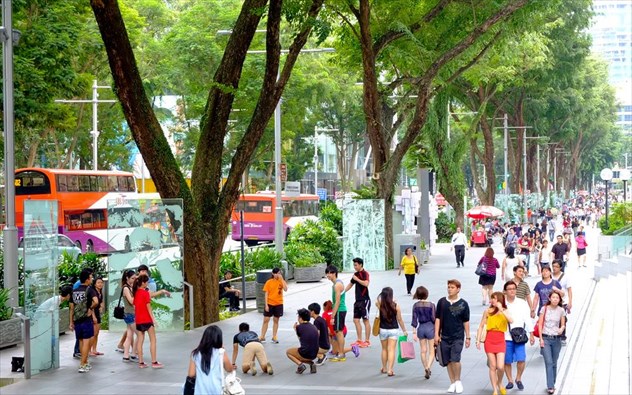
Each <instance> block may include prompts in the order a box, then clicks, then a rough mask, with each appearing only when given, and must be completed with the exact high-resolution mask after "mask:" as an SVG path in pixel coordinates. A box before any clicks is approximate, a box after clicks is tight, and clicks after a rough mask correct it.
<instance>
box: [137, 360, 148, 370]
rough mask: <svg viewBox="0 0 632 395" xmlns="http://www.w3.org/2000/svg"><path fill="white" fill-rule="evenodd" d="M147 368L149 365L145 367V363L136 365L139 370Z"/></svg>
mask: <svg viewBox="0 0 632 395" xmlns="http://www.w3.org/2000/svg"><path fill="white" fill-rule="evenodd" d="M148 367H149V365H147V364H146V363H145V362H139V363H138V368H139V369H145V368H148Z"/></svg>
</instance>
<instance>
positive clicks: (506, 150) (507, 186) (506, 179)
mask: <svg viewBox="0 0 632 395" xmlns="http://www.w3.org/2000/svg"><path fill="white" fill-rule="evenodd" d="M503 130H504V133H505V138H504V140H505V147H504V151H503V152H504V154H505V195H509V182H508V174H507V153H508V152H509V125H508V121H507V113H505V115H504V116H503Z"/></svg>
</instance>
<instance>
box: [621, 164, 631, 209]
mask: <svg viewBox="0 0 632 395" xmlns="http://www.w3.org/2000/svg"><path fill="white" fill-rule="evenodd" d="M619 179H620V180H621V181H623V203H625V202H627V201H628V195H627V193H628V180H629V179H630V170H628V169H621V170H619Z"/></svg>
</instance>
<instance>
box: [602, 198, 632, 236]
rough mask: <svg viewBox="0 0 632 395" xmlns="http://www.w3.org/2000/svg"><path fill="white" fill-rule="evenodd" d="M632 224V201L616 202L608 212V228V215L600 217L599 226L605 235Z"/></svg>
mask: <svg viewBox="0 0 632 395" xmlns="http://www.w3.org/2000/svg"><path fill="white" fill-rule="evenodd" d="M630 224H632V203H616V204H613V205H612V206H611V207H610V210H609V212H608V228H607V229H606V216H605V215H602V216H601V219H599V227H600V228H601V233H602V234H603V235H613V234H614V233H615V232H616V231H618V230H619V229H622V228H624V227H626V226H628V225H630Z"/></svg>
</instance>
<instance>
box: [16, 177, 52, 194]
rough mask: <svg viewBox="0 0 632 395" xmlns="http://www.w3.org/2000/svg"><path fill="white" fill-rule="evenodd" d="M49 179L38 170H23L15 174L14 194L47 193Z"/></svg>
mask: <svg viewBox="0 0 632 395" xmlns="http://www.w3.org/2000/svg"><path fill="white" fill-rule="evenodd" d="M50 188H51V187H50V180H49V179H48V177H47V176H46V175H45V174H43V173H40V172H39V171H23V172H21V173H18V174H16V175H15V194H16V195H18V196H19V195H43V194H49V193H50V192H51V190H50Z"/></svg>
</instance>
